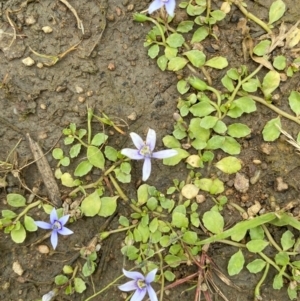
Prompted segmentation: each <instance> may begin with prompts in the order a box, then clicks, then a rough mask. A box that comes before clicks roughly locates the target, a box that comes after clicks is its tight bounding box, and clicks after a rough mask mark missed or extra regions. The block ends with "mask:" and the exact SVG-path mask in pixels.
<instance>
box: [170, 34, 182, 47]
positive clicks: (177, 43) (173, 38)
mask: <svg viewBox="0 0 300 301" xmlns="http://www.w3.org/2000/svg"><path fill="white" fill-rule="evenodd" d="M166 42H167V44H168V45H169V46H170V47H173V48H178V47H181V46H182V45H183V43H184V37H183V36H182V34H179V33H172V34H170V35H169V36H168V38H167V40H166Z"/></svg>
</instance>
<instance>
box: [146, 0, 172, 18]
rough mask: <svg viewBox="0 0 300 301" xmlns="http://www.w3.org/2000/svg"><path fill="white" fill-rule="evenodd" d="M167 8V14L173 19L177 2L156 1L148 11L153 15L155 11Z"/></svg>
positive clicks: (169, 0)
mask: <svg viewBox="0 0 300 301" xmlns="http://www.w3.org/2000/svg"><path fill="white" fill-rule="evenodd" d="M163 6H165V8H166V11H167V13H168V14H169V15H170V16H171V17H173V16H174V11H175V6H176V3H175V0H154V1H153V2H152V3H151V4H150V6H149V9H148V12H149V14H152V13H153V12H154V11H155V10H157V9H159V8H161V7H163Z"/></svg>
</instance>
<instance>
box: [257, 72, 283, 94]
mask: <svg viewBox="0 0 300 301" xmlns="http://www.w3.org/2000/svg"><path fill="white" fill-rule="evenodd" d="M279 84H280V74H279V73H278V72H276V71H273V70H271V71H269V72H268V73H267V74H266V75H265V77H264V79H263V82H262V87H261V90H262V91H263V93H264V95H265V97H266V98H267V99H268V98H270V97H271V93H272V92H273V91H274V90H275V89H277V88H278V86H279Z"/></svg>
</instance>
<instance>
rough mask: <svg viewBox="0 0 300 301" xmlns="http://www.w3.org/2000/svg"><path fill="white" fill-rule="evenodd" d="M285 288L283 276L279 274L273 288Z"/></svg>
mask: <svg viewBox="0 0 300 301" xmlns="http://www.w3.org/2000/svg"><path fill="white" fill-rule="evenodd" d="M282 287H283V279H282V275H281V274H277V275H276V276H275V277H274V279H273V288H274V289H275V290H280V289H281V288H282Z"/></svg>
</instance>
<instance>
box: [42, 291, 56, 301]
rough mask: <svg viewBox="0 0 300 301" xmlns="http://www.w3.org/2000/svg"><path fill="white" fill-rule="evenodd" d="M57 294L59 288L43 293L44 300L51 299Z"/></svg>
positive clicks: (48, 300)
mask: <svg viewBox="0 0 300 301" xmlns="http://www.w3.org/2000/svg"><path fill="white" fill-rule="evenodd" d="M56 295H57V290H56V289H54V290H53V291H50V292H48V293H47V294H45V295H43V297H42V301H51V300H52V299H53V298H54V297H55V296H56Z"/></svg>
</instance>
